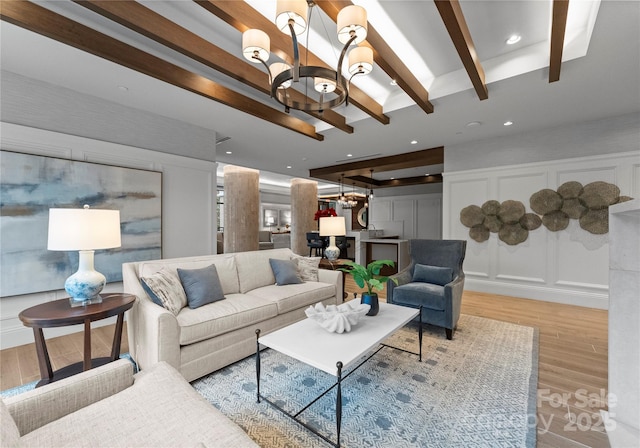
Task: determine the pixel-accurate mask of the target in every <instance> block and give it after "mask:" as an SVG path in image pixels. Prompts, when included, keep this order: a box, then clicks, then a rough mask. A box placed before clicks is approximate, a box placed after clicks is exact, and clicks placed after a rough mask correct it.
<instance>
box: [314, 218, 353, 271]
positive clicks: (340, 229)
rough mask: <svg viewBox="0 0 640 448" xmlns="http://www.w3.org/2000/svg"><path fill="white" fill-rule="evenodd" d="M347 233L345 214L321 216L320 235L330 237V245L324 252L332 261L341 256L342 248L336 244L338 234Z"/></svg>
mask: <svg viewBox="0 0 640 448" xmlns="http://www.w3.org/2000/svg"><path fill="white" fill-rule="evenodd" d="M346 234H347V229H346V225H345V222H344V216H326V217H323V218H320V236H328V237H329V247H327V248H326V249H325V250H324V254H325V256H326V257H327V259H328V260H330V261H335V260H337V259H338V257H339V256H340V249H339V248H338V247H337V246H336V236H344V235H346Z"/></svg>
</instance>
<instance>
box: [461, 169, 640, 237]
mask: <svg viewBox="0 0 640 448" xmlns="http://www.w3.org/2000/svg"><path fill="white" fill-rule="evenodd" d="M631 199H633V198H631V197H629V196H620V189H619V188H618V187H617V186H615V185H613V184H610V183H607V182H602V181H597V182H591V183H590V184H587V185H585V186H583V185H582V184H581V183H580V182H576V181H571V182H565V183H564V184H562V185H561V186H560V187H559V188H558V191H555V190H551V189H549V188H545V189H542V190H540V191H538V192H536V193H534V194H533V195H531V198H529V206H530V207H531V210H533V211H534V212H535V213H526V211H525V206H524V204H523V203H522V202H519V201H513V200H507V201H504V202H502V203H500V202H499V201H496V200H489V201H487V202H485V203H484V204H482V206H481V207H480V206H477V205H469V206H467V207H465V208H463V209H462V210H461V211H460V222H461V223H462V224H463V225H464V226H466V227H469V237H471V239H473V240H474V241H477V242H479V243H482V242H484V241H487V240H488V239H489V236H490V234H491V233H497V234H498V238H500V240H501V241H504V242H505V243H506V244H508V245H510V246H515V245H517V244H520V243H523V242H524V241H526V240H527V238H528V237H529V232H530V231H532V230H535V229H537V228H538V227H540V226H541V225H544V226H545V227H546V228H547V229H549V230H551V231H552V232H557V231H559V230H564V229H566V228H567V227H568V226H569V222H570V220H571V219H576V220H578V222H579V223H580V227H581V228H582V229H584V230H586V231H587V232H590V233H593V234H597V235H602V234H605V233H607V232H609V206H610V205H613V204H617V203H620V202H626V201H630V200H631Z"/></svg>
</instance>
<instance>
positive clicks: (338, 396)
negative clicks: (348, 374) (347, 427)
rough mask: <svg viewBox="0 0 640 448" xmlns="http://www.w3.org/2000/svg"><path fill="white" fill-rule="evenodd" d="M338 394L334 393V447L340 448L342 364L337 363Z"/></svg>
mask: <svg viewBox="0 0 640 448" xmlns="http://www.w3.org/2000/svg"><path fill="white" fill-rule="evenodd" d="M336 367H337V368H338V392H337V393H336V434H337V436H336V446H337V447H338V448H340V428H341V427H342V363H341V362H340V361H338V363H337V364H336Z"/></svg>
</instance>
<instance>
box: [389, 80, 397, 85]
mask: <svg viewBox="0 0 640 448" xmlns="http://www.w3.org/2000/svg"><path fill="white" fill-rule="evenodd" d="M389 84H391V85H392V86H397V85H398V81H396V80H395V79H392V80H391V82H390V83H389Z"/></svg>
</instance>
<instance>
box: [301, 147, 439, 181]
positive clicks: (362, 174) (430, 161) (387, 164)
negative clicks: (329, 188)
mask: <svg viewBox="0 0 640 448" xmlns="http://www.w3.org/2000/svg"><path fill="white" fill-rule="evenodd" d="M442 163H444V146H438V147H435V148H430V149H423V150H421V151H414V152H408V153H404V154H398V155H394V156H385V157H378V158H375V159H369V160H359V161H357V162H348V163H342V164H339V165H331V166H325V167H322V168H314V169H311V170H309V177H312V178H315V179H322V180H326V181H329V182H340V179H341V177H342V175H344V177H345V179H347V180H350V181H352V182H356V185H357V186H358V187H362V188H366V187H367V186H368V185H369V183H370V182H372V180H371V170H372V169H373V170H374V172H375V173H381V172H385V171H394V170H401V169H406V168H415V167H419V166H430V165H439V164H442ZM420 177H425V178H428V177H431V176H420ZM394 180H397V181H401V180H402V179H394ZM421 183H429V182H421ZM373 185H374V186H375V187H384V186H388V187H391V186H397V183H396V184H388V182H387V181H376V180H375V179H374V180H373ZM412 185H415V184H412Z"/></svg>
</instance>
